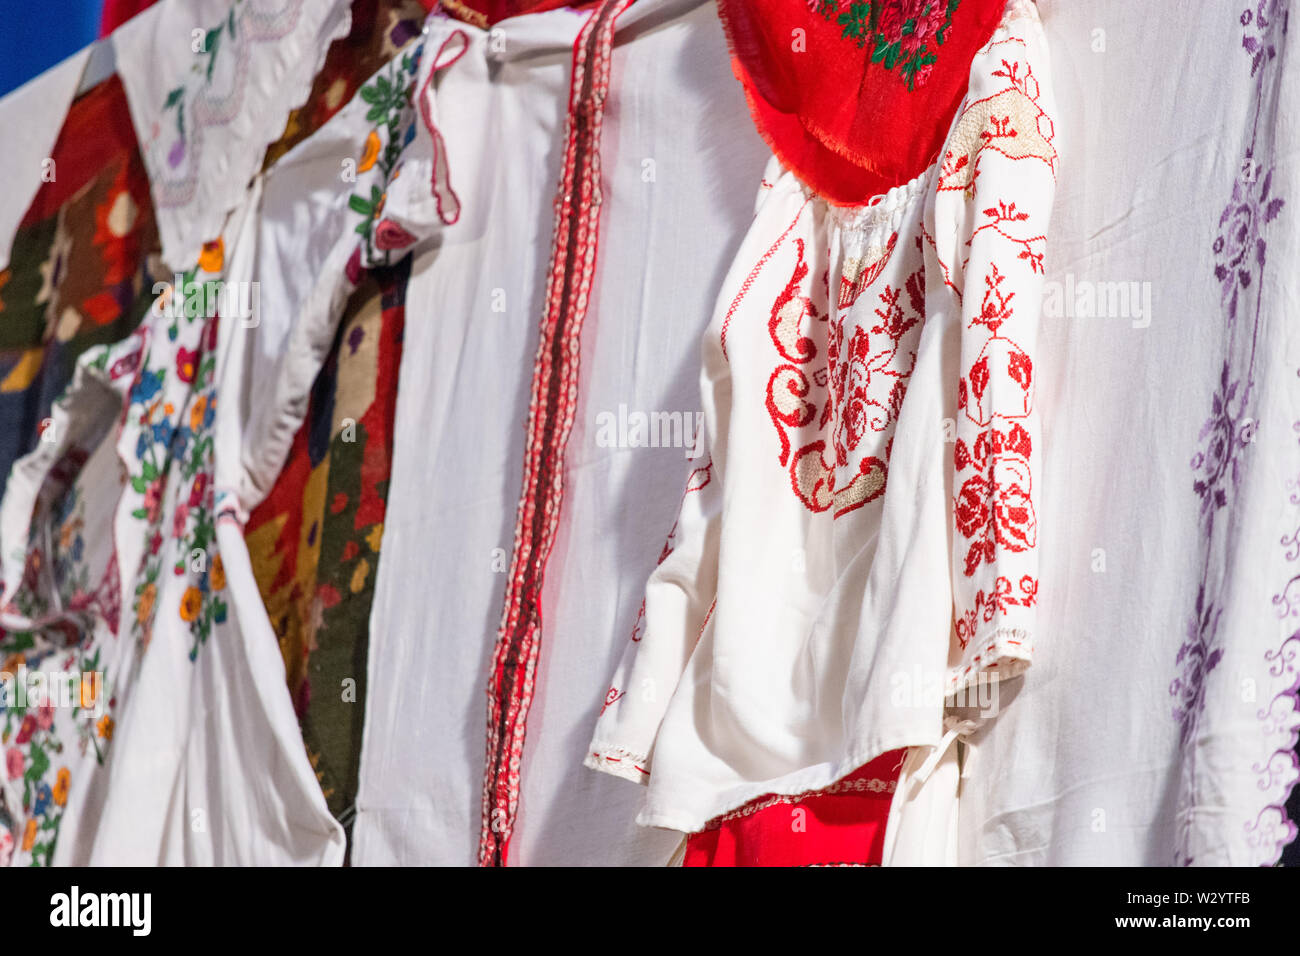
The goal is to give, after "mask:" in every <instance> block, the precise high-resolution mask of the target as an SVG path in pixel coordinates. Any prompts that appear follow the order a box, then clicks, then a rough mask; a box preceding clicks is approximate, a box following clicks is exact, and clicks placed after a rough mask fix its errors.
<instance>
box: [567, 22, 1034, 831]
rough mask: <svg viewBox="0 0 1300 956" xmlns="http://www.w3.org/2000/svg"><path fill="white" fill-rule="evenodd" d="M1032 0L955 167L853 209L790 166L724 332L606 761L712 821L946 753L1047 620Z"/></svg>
mask: <svg viewBox="0 0 1300 956" xmlns="http://www.w3.org/2000/svg"><path fill="white" fill-rule="evenodd" d="M1049 84H1050V66H1049V63H1048V58H1047V48H1046V43H1045V41H1044V38H1043V34H1042V28H1041V25H1040V24H1039V21H1038V17H1037V14H1036V12H1035V8H1034V6H1033V4H1032V3H1030V2H1029V0H1012V2H1011V3H1009V4H1008V5H1007V8H1006V12H1005V14H1004V16H1003V19H1002V22H1001V24H1000V25H999V27H998V29H997V31H995V33H994V34H993V37H992V38H991V39H990V40H989V42H988V43H987V44H986V45H985V47H984V48H983V49H981V50H980V51H979V53H978V54H977V55H976V56H975V58H974V60H973V61H972V63H971V65H970V81H969V88H968V93H967V96H966V99H965V101H964V102H963V104H962V107H961V110H960V111H959V113H958V114H957V115H956V116H955V117H954V118H953V119H952V121H951V126H950V131H949V135H948V139H947V142H946V144H945V146H944V149H943V153H942V155H941V156H940V158H939V159H938V161H937V162H936V163H935V164H934V165H933V166H931V167H930V168H929V169H928V170H926V171H925V172H924V173H922V174H921V175H920V176H918V177H917V178H915V179H913V180H912V181H910V182H908V183H907V184H905V185H903V186H900V187H896V188H894V189H891V190H890V191H889V192H888V193H886V194H884V195H883V196H881V197H878V198H877V199H876V200H874V201H873V202H871V203H869V204H866V205H863V206H860V207H849V208H842V207H837V206H833V205H831V204H828V203H827V202H826V201H825V200H824V199H822V198H821V197H819V196H817V195H816V194H815V193H814V192H812V191H811V190H810V189H809V188H808V187H807V186H806V185H805V184H803V183H802V182H800V181H799V180H798V179H797V177H795V176H794V175H793V174H792V173H791V172H789V171H788V170H785V169H784V168H782V166H781V165H780V163H779V161H778V160H776V159H775V158H774V159H773V160H772V161H771V162H770V163H769V167H768V170H767V172H766V174H765V176H764V178H763V181H762V185H761V188H760V196H759V200H758V207H757V213H756V216H755V219H754V223H753V225H752V226H751V228H750V232H749V234H748V236H747V237H746V239H745V242H744V243H743V245H742V247H741V249H740V252H739V253H738V254H737V257H736V260H735V262H734V264H733V266H732V268H731V271H730V273H729V274H728V277H727V279H726V280H725V281H724V283H723V286H722V291H721V294H720V295H719V297H718V305H717V308H716V310H715V312H714V316H713V320H712V323H711V325H710V327H709V330H708V332H707V333H706V337H705V345H704V369H703V372H702V375H701V390H702V392H703V393H704V396H705V415H704V423H705V432H706V435H707V439H708V447H709V449H710V457H709V459H708V460H707V461H705V462H704V463H702V464H701V465H700V466H699V467H697V468H696V470H695V472H694V473H693V474H692V475H691V476H690V478H689V479H688V481H687V484H686V491H685V494H684V495H683V500H682V505H681V510H680V513H679V516H678V521H677V524H676V525H675V527H674V528H673V531H672V533H671V534H670V536H669V539H668V542H667V544H666V545H665V548H664V552H663V556H662V557H661V560H660V564H659V566H658V567H657V569H656V570H655V572H654V574H653V575H652V577H651V578H650V582H649V584H648V586H647V590H646V598H645V607H644V620H643V624H642V626H639V627H638V629H637V630H636V632H634V633H633V635H632V640H631V641H630V642H629V644H628V646H627V651H626V653H625V656H624V660H623V662H622V664H621V665H620V667H619V668H618V670H617V672H616V673H615V676H614V678H613V681H612V684H611V685H607V686H608V687H609V690H608V691H607V692H606V694H605V707H604V710H603V714H602V717H601V718H600V721H599V722H598V723H597V725H596V731H595V735H594V739H593V742H592V744H591V747H590V751H591V752H590V754H589V756H588V758H587V763H588V765H589V766H591V767H593V768H595V769H599V770H603V771H606V772H608V773H611V774H614V775H615V776H620V777H624V778H627V779H631V780H636V781H638V782H641V783H648V786H649V789H648V793H647V799H646V804H645V808H644V809H643V811H642V812H641V815H640V816H639V817H638V820H639V822H641V823H642V824H644V825H647V826H658V827H668V828H671V829H676V830H681V831H685V832H695V831H699V830H700V829H701V828H703V827H705V826H706V825H708V824H709V822H710V821H711V820H713V819H715V818H716V817H718V816H719V815H722V814H726V813H728V812H730V811H733V810H735V809H737V808H738V807H740V806H743V805H744V804H746V803H748V802H749V801H751V800H754V799H758V798H760V797H763V796H764V795H767V794H795V793H803V792H806V791H815V790H823V789H825V788H826V787H828V786H831V785H832V784H834V783H835V782H836V781H837V780H840V779H842V778H844V777H845V776H847V775H848V774H851V773H853V772H854V771H857V770H858V769H859V768H861V767H862V766H863V765H864V764H867V763H868V762H869V761H872V760H875V759H876V758H878V757H879V756H880V755H881V754H883V753H885V752H887V751H894V750H899V749H903V748H908V747H925V748H935V747H938V746H939V744H940V742H941V738H942V737H943V735H944V728H943V716H944V714H943V711H944V698H945V696H947V697H953V696H954V695H961V696H965V695H967V694H968V693H973V692H976V691H978V690H979V689H980V688H981V687H982V686H987V685H989V684H990V683H995V682H997V681H1000V680H1008V679H1010V678H1013V677H1015V676H1017V675H1019V674H1021V673H1022V672H1024V670H1025V669H1026V668H1027V667H1028V666H1029V664H1030V662H1031V660H1032V656H1033V644H1034V641H1035V639H1036V635H1037V633H1038V630H1039V628H1038V626H1037V617H1036V610H1035V604H1036V598H1035V594H1036V591H1037V587H1038V585H1037V580H1038V573H1037V546H1038V521H1037V510H1038V500H1039V494H1040V493H1041V491H1040V489H1041V483H1040V482H1038V480H1037V468H1038V466H1039V462H1040V456H1041V451H1040V450H1039V446H1040V444H1041V442H1040V434H1039V425H1038V418H1037V406H1036V404H1035V381H1034V375H1033V362H1034V356H1035V353H1036V348H1035V339H1036V336H1037V327H1038V324H1039V319H1040V315H1039V303H1040V300H1041V284H1042V271H1043V265H1042V261H1043V254H1044V248H1045V240H1046V234H1047V227H1048V221H1049V219H1050V215H1051V205H1052V196H1053V192H1054V189H1055V180H1056V172H1057V167H1058V159H1059V157H1058V154H1057V150H1056V146H1055V141H1056V130H1055V124H1054V121H1053V118H1052V117H1053V114H1054V104H1053V98H1052V93H1051V87H1050V85H1049Z"/></svg>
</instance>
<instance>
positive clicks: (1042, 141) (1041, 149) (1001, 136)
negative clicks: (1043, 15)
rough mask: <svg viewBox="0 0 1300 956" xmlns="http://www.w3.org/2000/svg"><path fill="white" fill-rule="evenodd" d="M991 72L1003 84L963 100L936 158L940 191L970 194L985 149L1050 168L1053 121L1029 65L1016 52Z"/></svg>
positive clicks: (1053, 151) (1053, 156)
mask: <svg viewBox="0 0 1300 956" xmlns="http://www.w3.org/2000/svg"><path fill="white" fill-rule="evenodd" d="M998 43H1008V44H1021V45H1023V43H1024V41H1023V40H1020V39H1019V38H1015V37H1013V38H1008V39H1006V40H1001V41H998V40H995V41H994V42H993V43H992V44H990V46H989V49H992V47H993V46H995V45H997V44H998ZM986 52H987V50H986ZM993 76H997V77H1001V78H1002V79H1003V80H1005V81H1006V86H1005V87H1004V88H1003V89H1002V90H1000V91H999V92H997V93H994V94H992V95H991V96H986V97H983V98H981V99H977V100H974V101H972V102H969V103H967V104H965V105H964V106H963V108H962V112H961V116H960V117H959V118H958V120H957V122H956V124H955V125H954V126H953V129H952V133H951V134H950V135H949V137H948V145H947V146H946V147H945V148H944V154H943V156H942V158H941V159H940V162H939V185H938V189H939V191H940V192H944V191H949V190H964V191H965V192H966V195H967V196H968V197H969V196H974V194H975V181H976V179H977V178H978V177H979V166H980V158H981V156H982V155H983V153H984V151H985V150H989V151H991V152H994V153H997V154H999V155H1002V156H1005V157H1006V158H1007V159H1013V160H1027V159H1036V160H1038V161H1040V162H1042V163H1044V164H1046V166H1047V167H1048V168H1049V169H1050V170H1052V175H1053V176H1055V174H1056V158H1057V153H1056V146H1055V142H1054V141H1055V138H1056V126H1055V124H1054V123H1053V121H1052V118H1051V117H1050V116H1048V115H1047V113H1046V112H1045V111H1044V110H1043V107H1042V105H1041V103H1040V102H1039V100H1040V98H1041V96H1042V91H1041V89H1040V88H1039V85H1038V78H1037V77H1036V76H1034V70H1033V67H1032V66H1031V65H1030V64H1029V63H1028V62H1027V61H1026V60H1024V59H1022V58H1019V57H1012V58H1011V59H1003V60H1002V65H1001V68H1000V69H997V70H994V71H993ZM1012 211H1014V210H1012ZM986 215H993V214H992V213H988V212H986Z"/></svg>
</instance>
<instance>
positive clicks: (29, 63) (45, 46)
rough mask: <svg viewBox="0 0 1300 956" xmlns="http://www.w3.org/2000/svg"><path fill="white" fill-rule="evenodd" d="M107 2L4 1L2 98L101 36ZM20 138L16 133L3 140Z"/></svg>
mask: <svg viewBox="0 0 1300 956" xmlns="http://www.w3.org/2000/svg"><path fill="white" fill-rule="evenodd" d="M103 6H104V5H103V0H0V96H4V95H5V94H6V93H8V92H10V91H11V90H14V89H17V88H18V87H20V86H22V85H23V84H24V83H26V82H27V81H28V80H30V79H31V78H32V77H34V76H37V75H39V74H41V73H43V72H45V71H46V70H48V69H49V68H50V67H52V66H54V64H56V63H58V62H59V61H60V60H62V59H64V58H66V57H68V56H71V55H72V54H73V53H76V52H77V51H78V50H80V49H81V48H82V47H83V46H86V45H87V44H88V43H93V42H94V41H95V38H96V37H98V36H99V19H100V16H101V14H102V12H103ZM12 135H20V134H19V133H18V131H16V130H3V131H0V136H12Z"/></svg>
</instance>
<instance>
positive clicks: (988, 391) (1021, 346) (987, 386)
mask: <svg viewBox="0 0 1300 956" xmlns="http://www.w3.org/2000/svg"><path fill="white" fill-rule="evenodd" d="M1012 12H1013V11H1011V10H1008V13H1007V16H1008V17H1010V16H1011V15H1012ZM1028 53H1029V45H1028V43H1027V42H1026V40H1025V39H1024V38H1023V37H1019V36H1014V35H1009V34H1008V33H1006V32H1005V31H1004V30H1001V29H1000V30H999V32H998V33H997V34H995V36H994V38H993V39H992V40H990V42H989V43H988V44H987V46H986V47H985V48H984V49H983V50H982V51H981V52H980V54H979V56H981V57H987V58H989V59H991V60H992V61H993V62H994V63H996V64H997V66H996V67H995V68H993V69H992V70H990V71H989V72H988V75H989V76H990V77H992V78H993V82H994V86H995V88H997V87H1000V88H998V89H997V91H996V92H994V93H992V94H990V95H987V96H979V95H978V94H977V93H975V92H973V93H972V96H973V97H974V98H970V99H968V100H967V102H966V103H965V104H963V107H962V110H961V113H960V114H959V115H958V117H957V119H956V121H955V122H954V124H953V127H952V132H951V134H950V135H949V139H948V144H947V146H945V148H944V152H943V155H942V156H941V157H940V159H939V163H938V170H937V176H938V181H937V184H936V189H937V191H938V194H939V197H940V201H942V202H945V203H949V202H955V203H957V204H958V206H959V208H960V207H962V206H964V207H965V208H964V212H963V213H962V215H964V216H965V217H966V219H967V221H969V222H971V232H970V236H969V237H968V238H967V239H966V241H965V242H964V243H960V244H956V245H951V244H950V243H949V239H948V238H945V239H944V240H943V242H942V244H941V243H939V242H936V239H935V237H933V236H930V235H929V234H928V232H927V233H924V240H925V241H926V242H927V243H929V245H930V246H931V248H932V249H933V250H934V253H935V255H936V259H937V263H936V264H937V267H938V269H939V271H940V273H941V275H942V277H943V281H944V284H945V285H946V286H947V287H948V289H949V290H950V291H951V293H952V295H953V296H954V298H955V299H956V300H957V302H959V303H962V305H963V315H964V317H965V327H964V328H963V330H962V344H961V354H962V359H961V361H962V374H961V377H960V378H959V379H958V382H957V410H958V417H957V435H956V442H955V444H954V447H953V487H954V491H953V499H952V520H953V534H954V540H953V549H954V555H953V562H954V568H953V573H954V575H955V579H954V608H953V620H954V628H955V633H956V637H957V640H958V643H959V644H960V645H961V648H962V650H963V661H964V664H965V666H964V668H963V669H961V670H960V672H959V673H957V674H956V676H955V677H954V675H953V674H952V673H950V676H949V681H950V686H949V690H950V691H951V690H953V689H954V685H953V683H952V682H953V681H954V680H955V681H956V682H957V683H958V684H960V682H961V681H963V680H966V679H967V678H968V677H969V676H970V674H971V673H973V672H974V670H975V669H976V667H979V668H982V669H985V670H990V671H991V670H993V669H994V668H1000V669H1003V670H1004V672H1013V671H1015V670H1016V668H1023V666H1024V662H1027V660H1028V657H1027V656H1026V655H1027V654H1028V652H1029V644H1028V639H1029V632H1028V629H1027V627H1028V626H1027V624H1025V623H1021V621H1022V620H1024V619H1025V614H1024V612H1025V611H1027V610H1028V609H1030V608H1033V607H1035V606H1036V605H1037V595H1038V578H1037V575H1036V566H1037V559H1036V554H1035V552H1036V548H1037V545H1038V513H1037V506H1036V503H1035V488H1034V480H1033V477H1034V476H1033V468H1034V461H1035V456H1036V452H1037V449H1036V448H1035V445H1036V444H1037V442H1038V438H1037V435H1038V432H1037V424H1036V421H1035V414H1036V413H1035V408H1034V391H1035V381H1034V362H1033V358H1032V354H1031V350H1032V347H1033V340H1034V329H1035V326H1034V319H1035V305H1036V303H1035V301H1034V299H1033V298H1032V296H1033V295H1034V292H1032V291H1030V292H1028V295H1029V296H1031V298H1029V299H1028V300H1023V299H1022V300H1019V301H1018V300H1017V293H1016V291H1015V290H1016V289H1021V290H1022V291H1024V290H1033V289H1035V288H1036V283H1035V282H1034V281H1032V280H1036V279H1038V277H1041V276H1042V275H1043V274H1044V251H1045V246H1046V237H1045V235H1044V234H1043V229H1042V219H1041V218H1040V215H1037V214H1036V215H1031V214H1030V210H1031V209H1037V208H1042V207H1041V205H1036V203H1038V202H1039V201H1040V200H1043V201H1045V200H1046V199H1047V197H1046V196H1043V195H1042V193H1043V192H1044V191H1045V190H1047V189H1049V188H1050V182H1048V181H1047V180H1045V179H1044V178H1043V176H1042V174H1041V173H1037V172H1034V173H1033V175H1026V177H1024V178H1025V183H1026V189H1025V191H1024V192H1021V193H1015V194H1014V198H1013V196H1012V195H996V196H995V197H993V198H992V201H991V202H986V201H984V197H983V196H979V197H978V199H979V200H980V201H979V202H978V205H977V204H976V203H977V186H978V184H979V181H980V175H981V169H982V167H983V165H984V164H985V162H986V161H993V160H994V159H995V160H996V161H997V163H998V164H999V165H1000V167H1001V168H1000V169H999V173H998V175H999V176H1000V177H1003V178H1004V179H1005V182H1004V181H1003V179H1000V180H999V183H1000V185H999V187H998V188H999V189H1000V190H1001V189H1006V190H1008V191H1010V190H1012V189H1013V188H1014V186H1013V185H1012V184H1013V183H1015V182H1016V181H1017V179H1016V169H1015V167H1014V166H1013V167H1012V168H1011V169H1008V168H1007V166H1006V164H1005V162H1004V161H1006V160H1010V161H1012V162H1013V163H1020V162H1029V163H1031V164H1033V165H1034V166H1036V165H1037V164H1038V163H1041V164H1042V165H1043V166H1044V167H1046V169H1047V171H1048V173H1049V174H1050V176H1051V181H1054V180H1055V177H1056V157H1057V153H1056V148H1055V145H1054V139H1055V126H1054V124H1053V121H1052V119H1051V117H1049V116H1048V114H1047V113H1046V111H1045V110H1044V104H1043V103H1042V102H1040V100H1041V99H1042V90H1041V89H1040V87H1039V84H1038V81H1037V79H1036V77H1035V76H1034V71H1033V67H1032V66H1031V65H1030V62H1029V58H1028ZM1025 173H1026V174H1028V173H1030V170H1029V169H1026V170H1025ZM946 194H948V195H949V198H947V199H944V198H943V197H945V195H946ZM952 194H955V195H952ZM1044 211H1045V210H1044ZM977 252H978V255H976V253H977ZM973 259H974V260H976V261H977V262H978V268H979V272H978V273H972V272H970V271H969V269H970V267H971V264H972V260H973ZM1016 264H1019V266H1020V267H1021V268H1020V270H1019V271H1017V270H1016V268H1015V266H1016ZM976 290H978V291H979V292H980V294H981V298H980V300H979V304H978V306H975V305H974V303H973V302H969V303H968V302H966V301H964V300H966V298H967V297H968V296H969V297H971V298H973V297H974V295H975V293H976ZM1003 657H1010V658H1011V659H1012V661H1013V662H1014V661H1020V662H1022V663H1019V664H1017V663H1012V664H1011V665H1010V667H1007V665H1006V664H1005V663H1004V662H1003V661H1001V660H999V658H1003Z"/></svg>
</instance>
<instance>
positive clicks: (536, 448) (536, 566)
mask: <svg viewBox="0 0 1300 956" xmlns="http://www.w3.org/2000/svg"><path fill="white" fill-rule="evenodd" d="M631 4H632V0H604V2H603V3H601V5H600V6H599V7H598V8H597V9H596V10H595V11H594V12H593V13H592V14H591V16H590V17H588V19H587V21H586V23H585V24H583V27H582V30H581V32H579V34H578V38H577V40H576V41H575V42H574V45H573V78H572V81H571V84H570V87H569V115H568V121H567V124H566V130H565V151H564V167H563V171H562V173H561V176H560V188H559V193H558V195H557V196H556V200H555V234H554V237H553V241H552V246H551V261H550V266H549V270H548V276H547V280H546V305H545V312H544V313H543V315H542V321H541V334H540V338H539V340H538V343H537V359H536V361H535V363H534V365H533V390H532V398H531V400H530V402H529V406H528V438H527V445H526V447H525V450H524V473H523V488H522V491H521V492H520V496H519V510H518V514H517V517H516V522H515V545H514V554H513V556H512V558H511V562H510V578H509V581H508V583H507V585H506V595H505V606H504V608H503V610H502V614H501V626H500V630H499V631H498V633H497V642H496V649H495V651H494V653H493V657H492V674H491V677H490V679H489V682H488V734H487V762H486V767H485V769H484V778H483V829H482V834H481V836H480V839H479V865H480V866H504V865H505V863H506V856H507V852H508V850H509V845H510V837H511V835H512V834H513V832H514V825H515V815H516V813H517V811H518V808H519V770H520V764H521V762H522V759H523V750H524V728H525V724H526V722H527V719H528V708H529V706H530V705H531V703H532V698H533V681H534V672H535V670H536V667H537V653H538V650H539V649H540V646H541V625H542V580H543V576H544V574H545V570H546V560H547V558H548V557H549V556H550V553H551V546H552V544H553V543H554V541H555V530H556V527H557V525H558V523H559V517H560V505H561V503H562V501H563V498H564V452H565V447H566V445H567V444H568V440H569V433H570V431H571V430H572V428H573V418H574V414H575V411H576V409H577V402H578V355H579V346H580V342H579V337H580V335H581V333H582V323H583V319H584V318H585V317H586V314H587V301H588V297H589V295H590V293H591V284H592V280H593V278H594V275H595V269H596V242H597V238H598V233H599V228H600V201H601V197H600V127H601V122H602V120H603V118H604V112H605V95H606V93H607V92H608V89H609V74H610V63H611V60H612V58H613V57H612V50H613V44H614V23H615V20H616V19H617V18H618V15H619V14H620V13H622V12H623V11H624V10H625V9H627V7H629V6H630V5H631Z"/></svg>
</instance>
